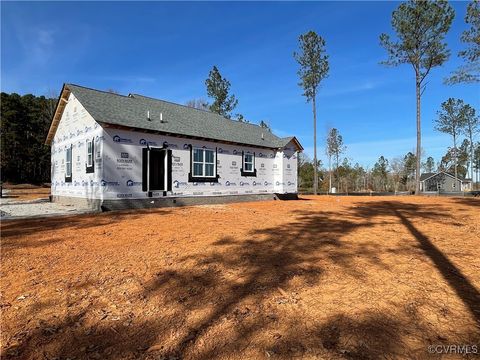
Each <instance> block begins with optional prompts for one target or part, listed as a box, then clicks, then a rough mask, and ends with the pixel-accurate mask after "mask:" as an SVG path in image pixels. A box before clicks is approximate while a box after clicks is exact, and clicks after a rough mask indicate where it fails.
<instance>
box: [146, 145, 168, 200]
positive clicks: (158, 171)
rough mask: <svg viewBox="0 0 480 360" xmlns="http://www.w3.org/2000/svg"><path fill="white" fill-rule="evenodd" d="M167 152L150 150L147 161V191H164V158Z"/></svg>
mask: <svg viewBox="0 0 480 360" xmlns="http://www.w3.org/2000/svg"><path fill="white" fill-rule="evenodd" d="M166 155H167V151H166V150H163V149H151V150H150V161H149V170H150V171H149V176H150V182H149V185H150V186H149V190H150V191H153V190H162V191H163V190H166V187H165V170H166V169H165V167H166V166H165V158H166Z"/></svg>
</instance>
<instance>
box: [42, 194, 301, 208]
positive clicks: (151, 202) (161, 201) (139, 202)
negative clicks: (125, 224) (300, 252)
mask: <svg viewBox="0 0 480 360" xmlns="http://www.w3.org/2000/svg"><path fill="white" fill-rule="evenodd" d="M296 198H297V195H296V194H288V196H287V194H249V195H236V196H201V197H164V198H148V199H120V200H88V199H84V198H77V197H65V196H51V201H54V202H59V203H62V204H69V205H74V206H77V207H83V208H85V207H88V208H90V209H92V210H96V211H111V210H124V209H148V208H160V207H174V206H188V205H207V204H227V203H236V202H248V201H262V200H278V199H282V200H291V199H296Z"/></svg>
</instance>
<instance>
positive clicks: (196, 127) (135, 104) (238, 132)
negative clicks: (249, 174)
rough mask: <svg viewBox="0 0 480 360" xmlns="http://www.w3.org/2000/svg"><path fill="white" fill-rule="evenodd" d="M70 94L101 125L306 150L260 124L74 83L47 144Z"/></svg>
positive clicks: (65, 90)
mask: <svg viewBox="0 0 480 360" xmlns="http://www.w3.org/2000/svg"><path fill="white" fill-rule="evenodd" d="M70 93H73V95H74V96H75V97H76V98H77V99H78V101H80V103H81V104H82V105H83V106H84V107H85V109H86V110H87V112H88V113H89V114H90V115H91V116H92V117H93V118H94V119H95V121H97V122H99V123H100V124H107V125H110V126H112V125H113V126H118V127H127V128H135V129H141V130H144V131H154V132H159V133H163V134H171V135H181V136H187V137H194V138H202V139H210V140H217V141H221V142H229V143H236V144H245V145H252V146H258V147H266V148H276V149H278V148H284V147H285V146H286V145H287V144H288V143H290V142H291V141H293V143H294V144H295V147H296V148H297V150H303V148H302V146H301V144H300V142H299V141H298V140H297V139H296V138H295V137H287V138H280V137H278V136H276V135H274V134H273V133H271V132H270V131H269V130H268V129H266V128H263V127H261V126H259V125H254V124H249V123H244V122H239V121H236V120H230V119H227V118H224V117H223V116H221V115H218V114H215V113H213V112H210V111H206V110H199V109H194V108H191V107H188V106H184V105H178V104H174V103H171V102H168V101H163V100H158V99H153V98H149V97H146V96H143V95H137V94H130V95H128V96H124V95H118V94H114V93H110V92H105V91H99V90H94V89H90V88H86V87H83V86H78V85H73V84H64V86H63V89H62V94H61V95H60V99H59V104H58V105H57V110H56V112H55V116H54V119H53V121H52V125H51V127H50V131H49V134H48V136H47V140H46V143H47V144H50V143H51V141H52V139H53V137H54V136H55V131H56V129H57V127H58V122H59V121H60V118H61V114H62V112H63V109H64V107H65V104H66V101H67V100H68V96H69V95H70ZM148 115H149V117H150V118H148ZM160 119H162V120H160Z"/></svg>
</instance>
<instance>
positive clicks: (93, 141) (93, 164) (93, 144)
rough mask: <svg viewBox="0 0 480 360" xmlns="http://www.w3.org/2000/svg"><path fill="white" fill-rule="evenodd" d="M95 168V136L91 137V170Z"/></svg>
mask: <svg viewBox="0 0 480 360" xmlns="http://www.w3.org/2000/svg"><path fill="white" fill-rule="evenodd" d="M94 168H95V136H94V137H93V138H92V172H93V169H94Z"/></svg>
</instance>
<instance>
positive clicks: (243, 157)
mask: <svg viewBox="0 0 480 360" xmlns="http://www.w3.org/2000/svg"><path fill="white" fill-rule="evenodd" d="M244 167H245V154H244V151H243V150H242V167H241V168H240V170H241V171H243V168H244Z"/></svg>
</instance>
